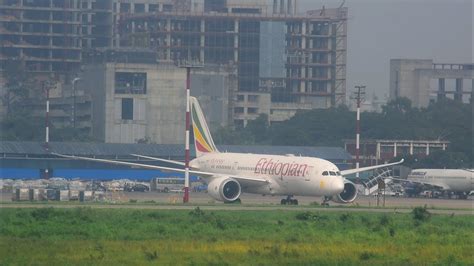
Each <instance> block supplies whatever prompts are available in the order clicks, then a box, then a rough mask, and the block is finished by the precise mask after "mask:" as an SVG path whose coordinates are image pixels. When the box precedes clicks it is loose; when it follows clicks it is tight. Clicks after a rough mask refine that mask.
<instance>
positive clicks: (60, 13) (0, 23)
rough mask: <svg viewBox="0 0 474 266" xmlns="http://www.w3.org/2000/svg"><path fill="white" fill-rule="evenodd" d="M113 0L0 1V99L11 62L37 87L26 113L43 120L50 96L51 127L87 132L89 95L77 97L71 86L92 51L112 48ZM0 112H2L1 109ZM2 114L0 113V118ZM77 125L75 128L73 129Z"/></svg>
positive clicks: (89, 125)
mask: <svg viewBox="0 0 474 266" xmlns="http://www.w3.org/2000/svg"><path fill="white" fill-rule="evenodd" d="M112 4H113V1H112V0H0V40H1V42H0V43H1V50H0V73H1V77H2V80H0V85H1V86H0V88H1V89H0V97H2V96H3V95H4V94H5V93H6V90H8V88H6V87H5V86H4V84H5V83H6V80H7V79H8V78H9V77H7V76H6V75H7V74H6V73H9V71H8V70H7V68H8V67H9V63H10V62H13V61H15V62H20V63H21V64H22V65H23V68H24V70H25V71H27V72H29V73H30V77H31V78H33V79H34V80H35V81H36V82H37V84H36V86H35V87H36V88H38V89H37V90H35V91H33V92H30V96H31V97H34V98H35V99H36V101H35V104H34V105H33V106H30V107H29V109H30V110H32V111H33V114H34V115H36V116H44V109H45V107H44V105H45V102H46V99H45V98H46V95H45V93H44V90H45V89H48V90H50V93H49V96H50V98H51V113H50V118H51V122H52V123H53V125H54V126H55V127H68V126H71V127H73V126H74V128H78V129H81V130H85V131H86V132H90V130H91V123H90V118H91V112H90V106H91V103H90V95H85V94H84V92H83V91H75V90H74V88H73V86H72V80H73V79H74V78H75V77H76V76H77V73H78V71H79V70H80V67H81V64H82V62H83V61H84V58H87V57H93V56H95V53H94V52H92V51H95V50H100V49H104V48H109V47H111V45H112V32H113V13H112ZM0 109H3V108H0ZM4 111H5V110H0V114H3V113H4ZM76 122H77V123H76Z"/></svg>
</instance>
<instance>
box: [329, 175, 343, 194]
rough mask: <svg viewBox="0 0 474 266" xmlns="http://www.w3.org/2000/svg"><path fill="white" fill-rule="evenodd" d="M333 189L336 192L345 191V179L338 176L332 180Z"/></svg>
mask: <svg viewBox="0 0 474 266" xmlns="http://www.w3.org/2000/svg"><path fill="white" fill-rule="evenodd" d="M331 190H332V191H333V193H334V194H339V193H341V192H342V191H344V179H342V178H340V177H337V178H334V180H333V181H332V182H331Z"/></svg>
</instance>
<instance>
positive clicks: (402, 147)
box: [344, 139, 450, 165]
mask: <svg viewBox="0 0 474 266" xmlns="http://www.w3.org/2000/svg"><path fill="white" fill-rule="evenodd" d="M449 143H450V142H449V141H443V140H393V139H392V140H389V139H369V140H361V143H360V147H361V148H360V150H361V161H362V164H363V165H376V164H380V163H385V162H388V161H389V160H391V159H393V158H395V157H398V156H402V157H403V156H404V155H417V156H420V157H424V156H428V155H430V153H432V152H433V151H435V150H443V151H444V150H446V149H447V148H448V145H449ZM355 147H356V144H355V140H353V139H351V140H345V141H344V149H345V150H346V151H347V152H349V153H350V154H352V155H353V158H355V156H354V155H355Z"/></svg>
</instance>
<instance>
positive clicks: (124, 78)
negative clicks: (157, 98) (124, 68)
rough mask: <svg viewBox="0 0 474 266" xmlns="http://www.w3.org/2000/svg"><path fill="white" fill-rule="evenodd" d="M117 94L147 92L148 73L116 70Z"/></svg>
mask: <svg viewBox="0 0 474 266" xmlns="http://www.w3.org/2000/svg"><path fill="white" fill-rule="evenodd" d="M115 93H116V94H146V73H133V72H116V73H115Z"/></svg>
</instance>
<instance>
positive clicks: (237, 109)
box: [234, 107, 244, 114]
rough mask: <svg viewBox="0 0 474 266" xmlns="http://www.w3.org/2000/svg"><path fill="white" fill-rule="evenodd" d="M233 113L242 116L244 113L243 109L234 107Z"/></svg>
mask: <svg viewBox="0 0 474 266" xmlns="http://www.w3.org/2000/svg"><path fill="white" fill-rule="evenodd" d="M234 113H236V114H243V113H244V108H243V107H235V108H234Z"/></svg>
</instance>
